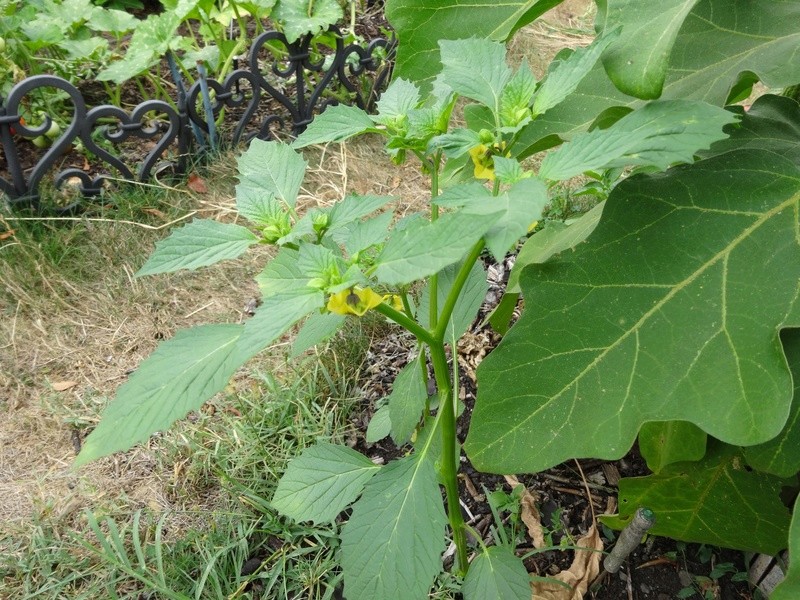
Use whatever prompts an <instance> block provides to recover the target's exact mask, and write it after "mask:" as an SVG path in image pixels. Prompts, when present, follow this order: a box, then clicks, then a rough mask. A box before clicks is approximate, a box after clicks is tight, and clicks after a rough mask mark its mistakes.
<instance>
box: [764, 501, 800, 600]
mask: <svg viewBox="0 0 800 600" xmlns="http://www.w3.org/2000/svg"><path fill="white" fill-rule="evenodd" d="M798 596H800V499H797V500H795V501H794V510H793V511H792V523H791V526H790V527H789V570H788V571H787V573H786V578H785V579H784V580H783V581H782V582H780V583H779V584H778V587H776V588H775V589H774V590H773V592H772V593H771V594H770V595H769V597H770V600H795V598H797V597H798Z"/></svg>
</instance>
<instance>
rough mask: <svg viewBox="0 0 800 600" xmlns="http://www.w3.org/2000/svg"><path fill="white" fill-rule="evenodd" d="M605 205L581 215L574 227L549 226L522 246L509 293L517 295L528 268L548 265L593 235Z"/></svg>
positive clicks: (553, 223) (509, 286)
mask: <svg viewBox="0 0 800 600" xmlns="http://www.w3.org/2000/svg"><path fill="white" fill-rule="evenodd" d="M604 206H605V202H600V203H599V204H597V205H596V206H595V207H594V208H592V209H591V210H590V211H589V212H587V213H586V214H583V215H581V216H580V217H579V218H578V219H576V220H575V221H574V222H573V223H572V224H570V225H566V224H565V223H561V222H560V221H550V222H548V223H547V224H546V225H545V227H544V229H542V230H541V231H537V232H536V233H535V234H533V235H532V236H531V237H529V238H528V241H527V242H525V243H524V244H523V245H522V248H520V250H519V253H518V254H517V260H516V261H514V266H513V268H512V269H511V273H510V274H509V276H508V284H507V286H506V293H509V292H511V293H518V292H520V291H521V290H520V287H519V275H520V273H521V272H522V269H523V268H524V267H526V266H527V265H531V264H537V263H543V262H547V261H548V260H550V258H552V257H553V256H555V255H556V254H558V253H560V252H563V251H564V250H568V249H570V248H574V247H575V246H577V245H578V244H580V243H581V242H582V241H584V240H585V239H586V238H587V237H589V234H590V233H592V232H593V231H594V229H595V227H597V224H598V223H599V222H600V216H601V215H602V214H603V207H604Z"/></svg>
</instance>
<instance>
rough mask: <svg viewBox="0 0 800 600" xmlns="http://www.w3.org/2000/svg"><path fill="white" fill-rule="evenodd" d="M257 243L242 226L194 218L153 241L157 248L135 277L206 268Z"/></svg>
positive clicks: (250, 233)
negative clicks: (162, 237)
mask: <svg viewBox="0 0 800 600" xmlns="http://www.w3.org/2000/svg"><path fill="white" fill-rule="evenodd" d="M257 242H258V238H257V237H256V236H255V235H254V234H253V233H252V232H251V231H250V230H249V229H247V228H246V227H242V226H241V225H234V224H233V223H220V222H219V221H211V220H209V219H195V220H194V221H192V222H191V223H189V224H188V225H184V226H183V227H180V228H178V229H176V230H174V231H173V232H172V233H171V234H170V235H169V237H167V238H165V239H163V240H160V241H158V242H156V249H155V250H154V251H153V253H152V254H151V255H150V258H148V259H147V262H145V263H144V265H142V268H141V269H139V270H138V271H137V272H136V276H137V277H141V276H143V275H155V274H156V273H171V272H173V271H178V270H180V269H189V270H194V269H198V268H200V267H206V266H208V265H213V264H214V263H217V262H219V261H221V260H226V259H231V258H236V257H237V256H240V255H241V254H242V253H243V252H244V251H245V250H247V249H248V248H249V247H250V246H252V245H253V244H255V243H257Z"/></svg>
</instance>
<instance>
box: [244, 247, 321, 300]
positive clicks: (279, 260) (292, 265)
mask: <svg viewBox="0 0 800 600" xmlns="http://www.w3.org/2000/svg"><path fill="white" fill-rule="evenodd" d="M299 256H300V253H299V252H298V251H297V250H294V249H292V248H281V249H280V250H279V251H278V254H277V255H276V256H275V258H273V259H272V260H271V261H270V262H269V263H268V264H267V266H266V267H265V268H264V270H263V271H262V272H261V273H259V274H258V275H257V276H256V283H258V287H259V289H260V290H261V293H262V294H263V295H264V297H265V298H266V297H269V296H274V295H275V294H282V293H287V292H292V291H298V290H304V289H306V288H307V287H308V282H309V281H310V280H311V278H310V277H308V276H307V275H305V274H304V273H303V272H302V271H301V270H300V267H299V266H298V260H299Z"/></svg>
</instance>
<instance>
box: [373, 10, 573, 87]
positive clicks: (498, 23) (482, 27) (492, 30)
mask: <svg viewBox="0 0 800 600" xmlns="http://www.w3.org/2000/svg"><path fill="white" fill-rule="evenodd" d="M560 1H561V0H538V1H537V0H510V1H507V2H502V3H498V2H497V1H496V0H472V1H471V2H452V0H387V2H386V9H385V13H386V18H387V19H388V20H389V23H390V24H391V25H392V28H393V29H394V31H395V32H396V33H397V36H398V38H399V39H400V40H401V42H400V45H399V47H398V49H397V59H396V63H395V68H394V76H395V77H403V78H405V79H408V80H410V81H414V82H417V83H420V84H423V86H424V87H426V88H427V87H428V85H429V83H430V81H431V80H433V78H434V76H435V75H436V73H437V72H438V71H439V65H440V64H441V61H440V59H439V45H438V42H439V40H444V39H449V40H455V39H460V38H463V37H464V32H467V33H468V34H469V35H473V36H475V37H479V38H488V39H493V40H497V41H501V42H502V41H505V40H506V39H508V37H509V35H510V34H511V33H512V32H513V31H515V30H516V29H518V28H519V27H521V26H522V25H524V24H527V23H530V22H531V21H533V20H534V19H535V18H536V17H538V16H539V15H541V14H543V13H544V12H545V11H547V10H549V9H551V8H552V7H553V6H555V5H556V4H559V2H560Z"/></svg>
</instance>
